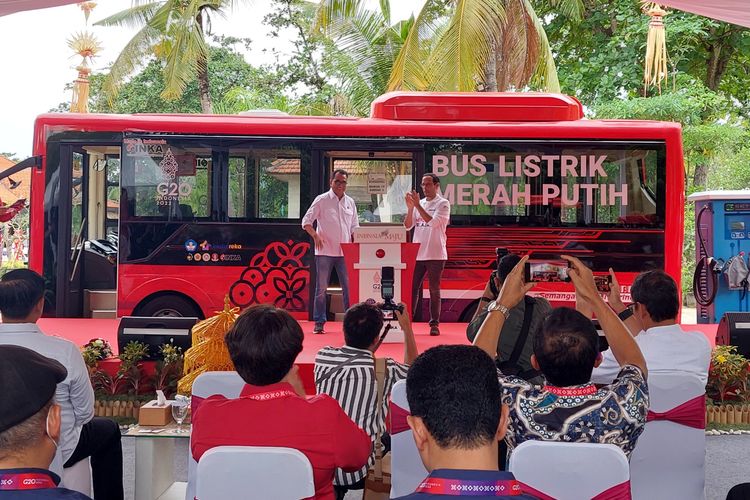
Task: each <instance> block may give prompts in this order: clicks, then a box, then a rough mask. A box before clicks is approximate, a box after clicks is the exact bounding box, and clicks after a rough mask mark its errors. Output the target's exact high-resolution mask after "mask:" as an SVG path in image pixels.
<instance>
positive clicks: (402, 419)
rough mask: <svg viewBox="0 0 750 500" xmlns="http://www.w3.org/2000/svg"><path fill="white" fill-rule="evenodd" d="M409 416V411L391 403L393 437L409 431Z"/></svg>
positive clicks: (391, 430)
mask: <svg viewBox="0 0 750 500" xmlns="http://www.w3.org/2000/svg"><path fill="white" fill-rule="evenodd" d="M409 415H410V413H409V412H408V411H406V410H404V409H403V408H401V407H400V406H398V405H397V404H394V403H393V402H391V429H390V432H391V436H392V435H394V434H398V433H399V432H404V431H408V430H409V423H408V422H407V421H406V417H408V416H409Z"/></svg>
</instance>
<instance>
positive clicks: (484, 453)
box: [401, 345, 533, 499]
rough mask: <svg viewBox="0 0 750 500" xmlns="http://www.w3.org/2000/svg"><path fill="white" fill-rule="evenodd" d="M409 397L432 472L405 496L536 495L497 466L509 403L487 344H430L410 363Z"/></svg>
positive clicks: (424, 458) (414, 424) (411, 422)
mask: <svg viewBox="0 0 750 500" xmlns="http://www.w3.org/2000/svg"><path fill="white" fill-rule="evenodd" d="M406 397H407V399H408V400H409V408H410V413H411V415H410V416H408V417H407V421H408V422H409V427H411V430H412V434H413V436H414V442H415V443H416V445H417V449H418V450H419V455H420V457H421V458H422V463H424V466H425V468H426V469H427V470H428V471H429V472H430V475H429V476H427V478H426V479H425V480H424V481H423V482H422V484H421V485H420V486H419V487H418V488H417V491H415V492H414V493H412V494H411V495H406V496H403V497H401V498H403V499H418V498H424V499H427V498H451V497H453V496H471V497H473V498H519V499H530V498H533V497H531V496H529V495H523V494H521V486H520V484H519V483H518V482H517V481H516V480H515V478H514V477H513V474H512V473H510V472H500V471H498V470H497V449H498V448H497V442H498V441H499V440H502V439H503V436H504V435H505V431H506V428H507V425H508V407H507V406H505V405H503V404H502V403H501V391H500V385H499V384H498V380H497V371H496V369H495V366H494V364H493V363H492V359H491V358H489V357H488V356H487V355H486V354H485V353H484V352H482V350H481V349H478V348H476V347H473V346H459V345H451V346H447V345H443V346H438V347H433V348H431V349H428V350H427V351H425V352H424V353H423V354H422V355H421V356H419V357H418V358H417V359H416V361H414V364H413V365H412V366H411V368H410V369H409V375H408V377H407V379H406Z"/></svg>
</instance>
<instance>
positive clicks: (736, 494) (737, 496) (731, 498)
mask: <svg viewBox="0 0 750 500" xmlns="http://www.w3.org/2000/svg"><path fill="white" fill-rule="evenodd" d="M749 498H750V483H741V484H738V485H736V486H733V487H732V489H731V490H729V493H727V500H748V499H749Z"/></svg>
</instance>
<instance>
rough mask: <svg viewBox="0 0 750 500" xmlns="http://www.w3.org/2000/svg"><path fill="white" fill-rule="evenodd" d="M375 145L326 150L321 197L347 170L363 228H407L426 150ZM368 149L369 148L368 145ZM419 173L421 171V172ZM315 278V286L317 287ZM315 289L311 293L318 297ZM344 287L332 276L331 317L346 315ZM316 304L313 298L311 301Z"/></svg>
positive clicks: (330, 285) (347, 189)
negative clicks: (335, 175)
mask: <svg viewBox="0 0 750 500" xmlns="http://www.w3.org/2000/svg"><path fill="white" fill-rule="evenodd" d="M379 146H380V147H378V146H376V145H373V146H372V147H371V148H370V149H343V148H342V149H326V150H324V151H321V156H320V159H321V167H322V168H321V172H320V174H321V175H320V176H319V179H321V181H322V182H321V185H320V186H319V189H320V191H319V192H318V193H316V194H319V193H324V192H326V191H327V190H328V189H330V183H331V179H332V178H333V172H335V171H336V170H344V171H346V172H347V173H348V174H349V175H348V178H347V186H346V194H347V195H349V196H351V197H352V198H353V199H354V202H355V204H356V206H357V214H358V216H359V223H360V225H366V224H399V225H400V224H403V222H404V219H405V218H406V201H405V199H404V197H405V195H406V193H407V192H408V191H410V190H412V189H414V188H415V178H416V176H417V175H418V173H419V172H421V171H422V168H423V167H422V161H421V160H422V158H423V157H424V155H423V152H422V150H421V149H420V150H416V149H412V148H403V149H392V147H393V146H391V147H390V148H389V147H382V144H381V145H379ZM364 147H367V146H366V145H365V146H364ZM418 169H419V170H418ZM314 282H315V281H314V278H313V283H314ZM314 288H315V287H311V292H312V293H314ZM340 290H341V288H340V285H339V280H338V276H336V275H335V272H334V273H333V275H332V276H331V280H330V284H329V294H330V296H331V304H330V309H329V313H330V314H335V313H338V312H343V305H342V304H340ZM310 303H312V297H311V301H310Z"/></svg>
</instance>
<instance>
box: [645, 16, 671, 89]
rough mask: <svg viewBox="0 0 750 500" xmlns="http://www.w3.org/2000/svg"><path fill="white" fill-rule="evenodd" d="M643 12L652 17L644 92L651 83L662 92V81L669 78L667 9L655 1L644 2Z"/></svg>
mask: <svg viewBox="0 0 750 500" xmlns="http://www.w3.org/2000/svg"><path fill="white" fill-rule="evenodd" d="M643 12H644V13H645V14H647V15H648V16H650V17H651V20H650V21H649V23H648V39H647V40H646V62H645V71H644V74H643V77H644V78H643V79H644V82H643V83H644V86H643V93H644V95H645V94H646V89H647V88H648V86H649V85H655V86H656V87H657V88H658V89H659V93H660V94H661V82H662V81H665V82H666V80H667V78H668V72H667V37H666V32H665V30H664V16H665V15H666V14H667V11H666V10H664V9H662V8H661V6H660V5H659V4H657V3H653V2H643Z"/></svg>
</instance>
